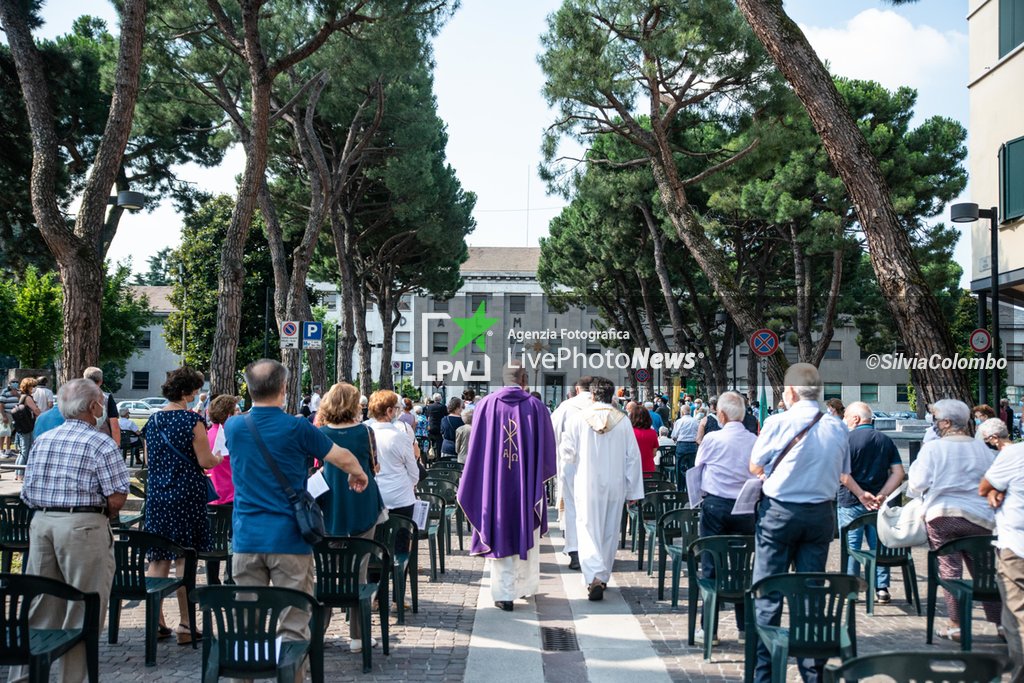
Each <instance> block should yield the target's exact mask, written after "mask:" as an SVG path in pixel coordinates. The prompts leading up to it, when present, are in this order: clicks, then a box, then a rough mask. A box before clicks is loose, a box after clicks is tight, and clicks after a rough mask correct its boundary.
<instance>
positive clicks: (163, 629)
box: [156, 624, 174, 640]
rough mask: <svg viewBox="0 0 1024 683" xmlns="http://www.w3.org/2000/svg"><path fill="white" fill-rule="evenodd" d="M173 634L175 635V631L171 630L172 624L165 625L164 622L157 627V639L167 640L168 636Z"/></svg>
mask: <svg viewBox="0 0 1024 683" xmlns="http://www.w3.org/2000/svg"><path fill="white" fill-rule="evenodd" d="M173 635H174V631H173V630H171V627H170V626H164V625H163V624H160V625H159V626H158V627H157V631H156V639H157V640H166V639H167V638H170V637H171V636H173Z"/></svg>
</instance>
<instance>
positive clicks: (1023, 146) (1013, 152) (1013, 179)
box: [999, 137, 1024, 221]
mask: <svg viewBox="0 0 1024 683" xmlns="http://www.w3.org/2000/svg"><path fill="white" fill-rule="evenodd" d="M999 195H1000V198H1001V199H1002V205H1003V206H1002V209H1003V211H1002V214H1003V215H1002V219H1003V220H1004V221H1009V220H1013V219H1015V218H1020V217H1021V216H1024V137H1021V138H1017V139H1016V140H1012V141H1010V142H1008V143H1006V144H1005V145H1003V147H1002V149H1000V150H999Z"/></svg>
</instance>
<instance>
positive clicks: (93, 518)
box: [8, 512, 114, 683]
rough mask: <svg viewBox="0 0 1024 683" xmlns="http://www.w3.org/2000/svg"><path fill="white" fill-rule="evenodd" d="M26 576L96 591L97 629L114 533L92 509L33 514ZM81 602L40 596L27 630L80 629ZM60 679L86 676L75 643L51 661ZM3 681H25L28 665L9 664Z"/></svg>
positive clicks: (68, 681) (70, 681) (106, 595)
mask: <svg viewBox="0 0 1024 683" xmlns="http://www.w3.org/2000/svg"><path fill="white" fill-rule="evenodd" d="M29 543H30V545H31V548H32V550H31V552H29V554H28V566H27V567H26V572H25V573H26V574H36V575H38V576H45V577H46V578H49V579H57V580H58V581H63V582H64V583H66V584H68V585H70V586H73V587H74V588H77V589H78V590H80V591H82V592H84V593H99V596H100V623H99V630H100V631H101V632H102V631H103V621H104V617H106V615H107V602H108V601H109V599H110V585H111V582H112V581H113V579H114V536H113V534H112V533H111V531H110V522H108V521H107V518H106V516H105V515H103V514H101V513H98V512H95V513H93V512H85V513H81V512H75V513H70V512H37V513H36V514H35V515H34V516H33V517H32V525H31V526H30V527H29ZM84 616H85V603H83V602H81V601H65V600H58V599H56V598H49V597H44V598H41V599H40V600H39V601H38V602H37V603H36V604H35V605H34V606H33V607H32V611H31V612H30V616H29V623H30V624H31V626H32V628H47V629H66V628H81V627H82V620H83V618H84ZM57 667H58V670H59V671H60V680H61V681H62V683H80V682H81V681H84V680H86V674H87V669H86V661H85V646H84V645H82V644H78V645H77V646H75V647H74V648H73V649H72V650H71V651H70V652H68V653H67V654H65V655H64V656H63V657H61V658H60V659H59V660H58V661H57ZM8 680H9V681H25V680H28V667H26V666H22V667H13V668H12V669H11V672H10V677H9V678H8Z"/></svg>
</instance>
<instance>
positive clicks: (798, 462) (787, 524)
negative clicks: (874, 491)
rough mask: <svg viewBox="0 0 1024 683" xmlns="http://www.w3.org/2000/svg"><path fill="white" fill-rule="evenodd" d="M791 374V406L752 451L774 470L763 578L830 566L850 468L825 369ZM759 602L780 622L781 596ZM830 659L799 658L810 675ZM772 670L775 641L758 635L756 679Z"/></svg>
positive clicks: (753, 468)
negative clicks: (840, 493)
mask: <svg viewBox="0 0 1024 683" xmlns="http://www.w3.org/2000/svg"><path fill="white" fill-rule="evenodd" d="M783 381H784V383H785V390H784V391H783V394H782V398H783V402H784V403H785V406H786V410H785V411H784V412H782V413H779V414H777V415H776V416H775V417H773V418H772V419H771V420H767V421H765V424H764V426H763V427H762V428H761V434H760V436H758V438H757V441H756V442H755V443H754V450H753V452H752V453H751V455H750V472H751V473H752V474H755V475H758V476H761V475H764V476H765V477H766V478H765V482H764V488H763V490H762V492H763V498H762V500H761V502H760V504H759V505H758V507H757V512H756V514H755V519H756V520H757V527H756V531H755V538H756V554H755V556H754V575H753V581H754V582H755V583H756V582H757V581H760V580H761V579H763V578H764V577H766V576H771V575H772V574H784V573H786V572H788V571H789V566H790V564H791V563H792V564H793V565H794V566H795V568H796V571H798V572H823V571H825V561H826V559H827V558H828V546H829V544H830V543H831V542H832V535H833V533H834V529H835V523H836V521H835V515H834V513H833V511H832V501H833V500H835V498H836V491H837V490H838V488H839V479H840V477H841V476H842V475H848V474H849V473H850V444H849V440H848V434H849V432H848V430H847V428H846V425H844V424H843V423H842V422H841V421H840V420H839V419H838V418H836V417H832V416H829V415H823V414H822V412H821V406H820V405H819V404H818V397H819V395H820V394H821V386H822V385H821V376H820V375H819V374H818V369H817V368H816V367H814V366H813V365H811V364H810V363H795V364H793V365H791V366H789V369H788V370H787V371H786V376H785V378H784V380H783ZM754 610H755V612H756V613H757V623H758V624H762V625H768V624H771V625H778V624H779V623H780V620H781V617H782V604H781V602H780V601H779V600H773V599H771V598H762V599H759V600H757V601H756V602H755V604H754ZM825 661H826V660H824V659H806V658H804V659H798V660H797V665H798V667H799V669H800V675H801V677H802V678H803V680H804V681H814V682H817V681H820V680H822V677H823V676H824V671H825ZM771 670H772V664H771V657H770V656H769V654H768V649H767V648H766V647H765V646H764V645H763V644H762V643H758V646H757V667H756V668H755V670H754V680H755V683H768V681H770V680H771Z"/></svg>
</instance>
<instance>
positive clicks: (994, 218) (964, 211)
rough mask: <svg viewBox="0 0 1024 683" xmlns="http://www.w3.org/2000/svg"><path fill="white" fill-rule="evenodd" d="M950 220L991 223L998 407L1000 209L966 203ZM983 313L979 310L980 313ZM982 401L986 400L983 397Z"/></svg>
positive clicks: (994, 383)
mask: <svg viewBox="0 0 1024 683" xmlns="http://www.w3.org/2000/svg"><path fill="white" fill-rule="evenodd" d="M949 216H950V220H952V221H953V222H954V223H973V222H975V221H977V220H978V219H979V218H987V219H988V221H989V232H990V239H991V257H990V258H989V272H990V273H991V276H992V278H991V284H990V285H989V289H990V290H991V297H992V354H993V355H992V358H993V360H994V361H995V363H994V367H993V368H992V403H993V404H994V405H996V406H997V407H998V404H999V350H1000V349H999V209H998V207H995V206H993V207H992V208H990V209H980V208H978V205H977V204H974V203H972V202H964V203H962V204H954V205H953V206H952V207H950V211H949ZM980 312H981V311H980V310H979V313H980ZM978 322H979V327H984V326H985V325H984V323H985V321H984V320H979V321H978ZM982 400H984V398H983V397H982Z"/></svg>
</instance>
